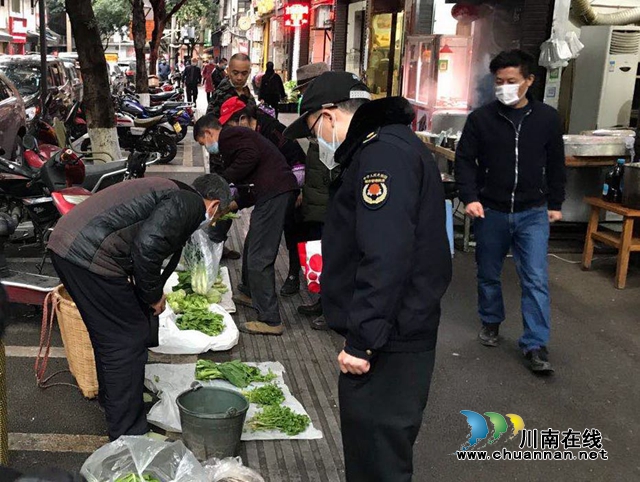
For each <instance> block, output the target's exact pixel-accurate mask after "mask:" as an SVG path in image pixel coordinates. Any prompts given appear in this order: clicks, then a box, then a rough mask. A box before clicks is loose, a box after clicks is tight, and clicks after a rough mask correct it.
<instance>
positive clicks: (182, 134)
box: [178, 126, 189, 142]
mask: <svg viewBox="0 0 640 482" xmlns="http://www.w3.org/2000/svg"><path fill="white" fill-rule="evenodd" d="M188 130H189V129H188V127H187V126H182V130H181V131H180V134H178V142H182V141H183V140H184V138H185V137H187V131H188Z"/></svg>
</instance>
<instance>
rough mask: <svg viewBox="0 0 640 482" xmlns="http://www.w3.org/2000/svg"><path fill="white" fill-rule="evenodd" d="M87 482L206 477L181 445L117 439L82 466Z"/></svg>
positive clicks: (184, 481) (179, 481) (180, 481)
mask: <svg viewBox="0 0 640 482" xmlns="http://www.w3.org/2000/svg"><path fill="white" fill-rule="evenodd" d="M80 473H81V474H82V476H83V477H84V478H85V479H87V482H112V481H119V480H124V481H129V480H131V481H133V480H135V481H139V480H144V481H154V482H155V481H156V480H157V481H160V482H195V481H206V480H207V475H206V473H205V471H204V468H203V467H202V465H201V464H200V462H198V460H197V459H196V457H195V455H193V453H191V451H190V450H189V449H187V448H186V447H185V446H184V444H183V443H182V442H172V443H169V442H160V441H158V440H152V439H150V438H147V437H144V436H141V437H120V438H119V439H118V440H116V441H115V442H111V443H110V444H107V445H103V446H102V447H100V448H99V449H98V450H96V451H95V452H94V453H93V454H92V455H91V456H89V458H88V459H87V460H86V461H85V463H84V464H83V465H82V469H81V471H80Z"/></svg>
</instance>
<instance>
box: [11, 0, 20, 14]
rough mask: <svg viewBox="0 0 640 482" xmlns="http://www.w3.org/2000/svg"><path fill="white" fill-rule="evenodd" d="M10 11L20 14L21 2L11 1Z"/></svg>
mask: <svg viewBox="0 0 640 482" xmlns="http://www.w3.org/2000/svg"><path fill="white" fill-rule="evenodd" d="M11 11H12V12H16V13H22V0H11Z"/></svg>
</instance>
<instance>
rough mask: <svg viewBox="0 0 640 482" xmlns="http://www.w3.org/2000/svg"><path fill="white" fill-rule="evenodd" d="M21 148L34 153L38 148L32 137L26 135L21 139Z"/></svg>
mask: <svg viewBox="0 0 640 482" xmlns="http://www.w3.org/2000/svg"><path fill="white" fill-rule="evenodd" d="M22 146H23V147H24V148H25V149H27V150H29V151H34V150H35V149H36V148H37V147H38V141H36V138H35V137H33V136H32V135H30V134H27V135H25V136H24V137H23V138H22Z"/></svg>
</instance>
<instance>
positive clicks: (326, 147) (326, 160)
mask: <svg viewBox="0 0 640 482" xmlns="http://www.w3.org/2000/svg"><path fill="white" fill-rule="evenodd" d="M323 121H324V117H323V118H321V119H320V125H319V126H318V150H319V151H320V156H319V157H320V162H322V164H324V165H325V166H327V169H329V170H330V171H331V170H333V169H335V168H336V167H337V166H338V163H337V162H336V161H335V155H336V151H337V150H338V147H340V142H338V138H337V134H336V129H335V127H334V129H333V138H332V141H331V144H330V143H328V142H327V141H325V140H324V139H323V138H322V122H323Z"/></svg>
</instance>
